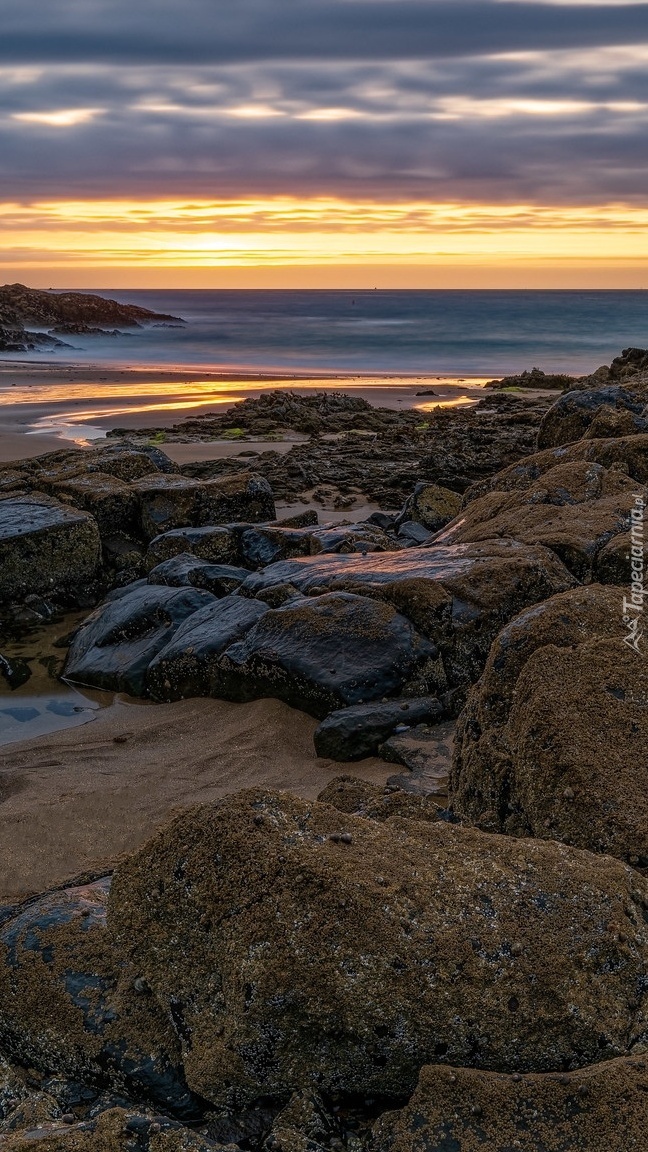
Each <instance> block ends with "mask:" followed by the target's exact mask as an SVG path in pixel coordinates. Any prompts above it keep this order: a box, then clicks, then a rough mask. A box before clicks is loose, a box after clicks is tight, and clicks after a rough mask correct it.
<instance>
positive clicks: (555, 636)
mask: <svg viewBox="0 0 648 1152" xmlns="http://www.w3.org/2000/svg"><path fill="white" fill-rule="evenodd" d="M625 631H626V628H625V625H624V622H623V618H622V596H621V594H620V593H619V592H618V591H616V590H613V589H611V588H603V587H600V586H597V585H591V586H590V587H588V588H584V589H581V588H579V589H575V590H573V591H571V592H566V593H565V594H564V595H561V596H555V597H553V598H552V599H550V600H548V601H547V602H546V603H545V604H541V605H538V606H537V607H536V608H534V609H531V610H530V611H527V612H523V613H522V614H521V615H520V616H518V617H517V618H516V619H515V620H512V621H511V622H510V624H508V625H507V627H506V628H504V629H503V631H502V632H501V634H500V635H499V636H498V638H497V640H496V641H495V643H494V645H493V648H492V650H491V653H490V656H489V658H488V662H487V665H486V669H485V672H484V676H483V679H482V680H481V682H480V683H479V684H478V685H477V686H476V687H475V688H474V689H473V692H472V693H471V695H470V697H469V699H468V703H467V705H466V708H465V710H464V712H463V714H462V716H461V717H460V721H459V727H458V732H457V744H456V751H455V760H454V765H453V772H452V781H451V799H452V807H453V810H454V811H455V813H456V814H457V815H458V816H460V817H461V818H463V819H466V820H470V821H472V822H474V823H478V824H479V825H480V826H481V827H484V828H488V829H491V830H496V831H505V832H507V833H508V834H510V835H517V836H525V835H532V836H536V837H539V838H542V839H552V840H563V841H565V842H566V843H571V844H575V845H578V846H579V847H583V848H588V849H589V850H590V851H592V852H606V853H610V854H611V855H613V856H618V857H620V858H622V859H624V860H627V861H629V862H632V863H633V864H635V865H636V866H640V867H648V802H647V800H646V792H645V786H644V767H643V766H644V757H643V752H642V749H643V748H644V746H645V744H646V740H648V719H647V717H646V707H645V701H646V699H648V666H647V665H646V662H645V660H644V658H643V657H642V655H640V654H638V653H637V652H635V651H632V650H631V649H630V648H628V647H627V646H625V645H624V643H623V640H624V634H625Z"/></svg>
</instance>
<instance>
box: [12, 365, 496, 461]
mask: <svg viewBox="0 0 648 1152" xmlns="http://www.w3.org/2000/svg"><path fill="white" fill-rule="evenodd" d="M487 380H488V377H486V376H484V377H444V376H432V375H426V376H421V375H407V374H405V375H398V376H395V375H394V374H393V373H392V374H388V375H387V374H385V375H381V374H377V373H373V374H371V373H365V374H357V373H356V374H339V373H329V374H327V375H319V374H317V373H309V374H301V375H296V374H291V375H280V374H278V373H272V372H266V373H261V372H259V373H250V372H238V373H237V372H227V373H223V372H211V373H200V372H193V373H191V372H186V371H178V370H169V371H161V370H158V369H157V368H154V367H150V368H134V369H122V368H119V367H114V366H113V367H100V366H97V365H93V364H89V365H87V366H83V367H81V366H78V365H53V364H51V363H49V364H47V365H33V364H32V363H27V362H24V361H19V362H0V427H1V431H0V461H1V462H3V463H7V462H11V461H13V460H17V459H20V458H23V459H25V458H28V457H33V456H37V455H42V454H44V453H46V452H52V451H56V450H57V449H59V448H63V447H66V446H68V447H71V446H73V445H75V446H77V447H84V448H87V447H91V446H92V444H93V442H95V441H99V442H101V441H103V440H104V438H105V436H106V433H107V432H108V431H110V430H112V429H113V428H116V427H120V428H128V429H129V430H132V431H133V432H134V433H137V432H138V430H139V429H142V428H147V427H148V428H150V427H151V425H152V424H155V425H156V426H159V427H162V428H167V427H171V426H172V425H173V424H176V423H178V422H179V421H181V420H182V419H183V418H187V417H189V416H196V415H204V414H206V413H208V412H210V411H214V410H215V409H217V410H218V411H220V412H224V411H227V410H229V409H230V408H232V407H233V406H234V405H235V404H236V403H237V402H239V401H241V400H245V399H247V398H248V397H253V396H255V395H257V394H258V393H259V392H265V391H268V390H272V389H281V390H284V389H289V390H290V391H294V392H295V393H297V394H298V395H308V394H309V393H311V392H321V391H338V392H344V393H345V394H346V395H350V396H358V397H361V398H363V399H365V400H367V401H368V403H370V404H371V405H372V406H374V407H385V408H392V409H394V410H395V411H398V410H401V409H413V408H415V409H417V410H420V411H421V412H422V413H425V412H429V411H431V410H432V409H434V408H436V407H456V406H463V405H465V406H469V405H472V404H475V403H477V401H478V400H480V399H482V398H483V396H484V385H485V383H486V381H487ZM429 393H433V394H432V395H431V394H429ZM263 443H265V442H263ZM268 443H269V444H270V443H272V444H273V445H274V446H276V447H278V448H279V449H280V450H281V442H279V443H277V442H276V441H272V442H270V441H269V442H268ZM286 443H287V445H288V447H289V446H290V444H291V443H292V441H291V440H290V439H288V440H287V441H286ZM210 444H214V445H221V446H222V448H220V449H218V450H216V449H214V454H213V455H206V454H205V451H206V446H205V444H204V443H202V444H201V445H200V450H199V451H198V452H197V453H196V455H195V456H193V457H192V456H187V455H184V454H183V460H182V462H186V461H188V460H191V459H215V458H219V457H222V456H223V455H233V454H235V453H236V451H237V446H236V444H232V443H228V442H227V441H213V442H210ZM284 450H287V449H284Z"/></svg>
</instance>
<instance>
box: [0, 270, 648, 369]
mask: <svg viewBox="0 0 648 1152" xmlns="http://www.w3.org/2000/svg"><path fill="white" fill-rule="evenodd" d="M97 291H99V292H100V293H101V294H102V295H106V296H112V297H113V298H116V299H118V300H121V301H123V302H125V303H132V304H140V305H143V306H144V307H149V308H153V309H155V310H156V311H159V312H166V313H171V314H172V315H177V316H181V317H183V318H184V319H185V320H187V321H188V325H187V327H186V328H182V329H172V328H160V329H150V330H145V331H142V332H137V333H135V334H133V335H129V336H126V337H124V338H123V339H104V340H102V339H96V338H95V339H92V338H85V339H82V338H80V337H75V338H74V341H73V342H74V344H75V345H78V347H77V348H76V349H75V351H74V352H70V351H69V350H61V351H60V352H58V353H57V354H56V357H57V358H58V359H61V360H62V361H68V362H69V361H78V362H82V363H87V362H88V361H89V360H91V361H92V362H95V363H97V362H98V363H106V364H108V363H113V364H120V365H125V364H127V365H132V366H134V367H136V366H138V365H143V364H152V365H160V366H166V367H169V366H171V365H186V366H187V367H190V366H191V367H194V366H195V367H198V366H200V367H202V368H210V369H218V368H219V367H223V368H226V369H229V368H233V367H241V368H246V367H248V368H251V369H253V370H257V369H258V370H261V369H278V370H285V371H288V372H297V373H301V372H308V371H318V372H319V371H321V372H352V373H355V372H360V373H364V372H367V373H390V374H392V373H393V374H395V375H400V374H409V373H414V374H425V375H436V374H438V375H444V376H462V375H466V376H468V375H471V376H490V375H493V376H496V375H501V374H503V373H507V372H518V371H521V370H522V369H524V368H531V367H533V366H534V365H537V366H538V367H540V368H543V369H544V370H545V371H566V372H573V373H585V372H588V371H592V370H593V369H595V368H597V367H598V366H599V365H600V364H603V363H609V361H610V360H611V359H612V358H613V357H614V356H616V355H617V354H618V353H619V352H620V350H621V349H622V348H625V347H628V346H639V347H646V346H648V292H645V291H644V292H641V291H634V292H630V291H628V292H522V291H511V292H483V291H482V292H464V291H451V292H440V291H434V292H404V291H399V292H383V291H375V292H312V291H311V292H298V291H290V292H281V291H265V292H248V291H235V292H232V291H181V292H170V291H146V292H143V291H137V292H126V291H124V292H121V291H119V292H116V291H114V290H111V291H102V290H101V289H97ZM14 358H15V357H14ZM21 359H22V357H21ZM29 359H30V360H35V361H42V360H43V359H48V360H51V359H52V353H51V352H50V351H48V352H47V353H40V354H34V355H33V356H30V357H29Z"/></svg>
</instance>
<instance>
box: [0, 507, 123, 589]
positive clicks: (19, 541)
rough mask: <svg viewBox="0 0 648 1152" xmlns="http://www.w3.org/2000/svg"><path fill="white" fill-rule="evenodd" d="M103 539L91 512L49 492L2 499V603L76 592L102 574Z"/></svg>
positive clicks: (0, 542) (0, 580)
mask: <svg viewBox="0 0 648 1152" xmlns="http://www.w3.org/2000/svg"><path fill="white" fill-rule="evenodd" d="M100 561H101V542H100V539H99V531H98V528H97V524H96V522H95V520H94V519H93V518H92V516H89V515H88V513H87V512H81V511H78V510H77V509H72V508H68V507H67V506H66V505H65V504H61V503H59V501H57V500H52V499H50V498H49V497H47V496H8V497H7V498H5V499H3V500H0V603H1V602H3V601H9V600H12V599H19V598H24V597H25V596H28V595H30V594H33V593H45V592H47V593H56V592H58V591H61V590H62V591H67V592H74V590H75V589H78V587H79V586H80V585H84V584H87V583H89V582H90V581H92V580H93V579H94V577H95V576H96V575H97V571H98V569H99V564H100Z"/></svg>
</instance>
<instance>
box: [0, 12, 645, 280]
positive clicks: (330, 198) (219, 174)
mask: <svg viewBox="0 0 648 1152" xmlns="http://www.w3.org/2000/svg"><path fill="white" fill-rule="evenodd" d="M0 27H1V28H2V37H1V38H0V243H1V245H2V251H1V253H0V258H1V261H2V269H1V270H0V271H2V272H4V276H3V278H4V279H6V278H14V279H18V278H19V279H22V280H26V281H28V282H30V283H44V282H45V281H47V282H53V281H56V282H57V283H59V282H60V283H61V284H64V283H65V284H79V285H86V286H88V285H91V284H95V285H99V284H106V285H108V284H112V285H124V286H126V285H128V284H133V285H135V284H151V285H153V284H156V283H157V284H160V285H172V284H187V285H189V284H196V285H208V284H212V283H213V284H214V285H221V284H228V283H232V284H250V285H254V284H259V285H265V284H283V283H285V284H296V285H297V284H326V285H329V284H331V285H334V284H338V283H339V284H353V285H354V286H355V285H356V284H357V285H361V284H363V283H369V282H372V283H373V282H376V281H377V282H379V283H380V284H385V285H387V284H394V285H398V286H405V285H407V284H411V285H412V286H418V285H423V284H427V283H429V284H430V286H437V285H438V284H442V283H448V284H451V285H461V284H466V285H467V286H470V285H471V284H479V285H482V284H483V285H488V284H489V283H492V284H493V285H494V286H498V285H500V284H503V283H510V284H511V285H516V286H517V285H518V284H527V283H528V284H530V285H533V284H538V285H539V286H544V285H549V284H555V286H560V285H561V284H566V285H571V284H572V283H573V284H576V283H578V284H580V283H583V284H587V285H589V284H591V285H592V286H597V285H600V286H606V285H608V284H610V285H627V286H629V287H630V286H634V285H639V284H640V285H642V286H643V285H644V284H645V285H648V231H647V229H648V3H643V2H641V0H631V2H626V3H623V2H618V3H601V2H598V3H597V2H587V0H580V2H576V0H572V2H567V3H562V2H560V0H554V2H546V3H535V2H533V0H452V2H450V3H448V2H445V0H47V3H44V0H21V2H20V3H18V2H17V0H0Z"/></svg>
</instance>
